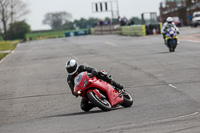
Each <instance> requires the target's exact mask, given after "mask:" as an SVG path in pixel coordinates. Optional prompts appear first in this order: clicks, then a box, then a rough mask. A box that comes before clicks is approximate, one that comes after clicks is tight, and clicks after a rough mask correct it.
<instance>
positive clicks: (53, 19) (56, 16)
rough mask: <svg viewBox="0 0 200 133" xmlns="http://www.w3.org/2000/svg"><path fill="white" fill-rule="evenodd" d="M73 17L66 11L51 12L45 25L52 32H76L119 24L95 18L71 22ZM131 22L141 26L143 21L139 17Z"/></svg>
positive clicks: (45, 19) (115, 21)
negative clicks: (97, 26) (101, 24)
mask: <svg viewBox="0 0 200 133" xmlns="http://www.w3.org/2000/svg"><path fill="white" fill-rule="evenodd" d="M71 19H72V15H71V14H70V13H67V12H65V11H63V12H50V13H47V14H46V15H45V16H44V20H43V24H45V25H49V26H50V27H51V29H52V30H74V29H77V28H78V29H83V28H92V27H94V26H95V25H97V24H98V22H100V23H104V22H106V24H110V23H111V22H112V24H117V23H118V20H117V19H110V18H109V17H106V18H105V19H103V20H102V19H99V18H93V17H90V18H89V19H85V18H81V19H75V20H74V21H71ZM129 21H134V23H135V24H141V19H139V18H138V17H132V18H131V19H130V20H129Z"/></svg>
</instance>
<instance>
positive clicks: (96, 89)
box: [74, 71, 133, 111]
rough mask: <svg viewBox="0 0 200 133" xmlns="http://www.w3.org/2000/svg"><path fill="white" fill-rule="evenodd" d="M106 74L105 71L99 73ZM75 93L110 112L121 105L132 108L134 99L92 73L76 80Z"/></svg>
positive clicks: (78, 76) (83, 73)
mask: <svg viewBox="0 0 200 133" xmlns="http://www.w3.org/2000/svg"><path fill="white" fill-rule="evenodd" d="M99 73H100V74H102V75H103V74H106V72H105V71H101V72H99ZM74 81H75V87H74V93H75V94H77V95H79V96H81V97H83V98H84V99H86V100H88V101H89V102H91V103H93V104H94V105H95V106H96V107H99V108H100V109H102V110H103V111H109V110H111V109H113V108H115V107H118V106H119V105H121V106H123V107H130V106H132V104H133V98H132V97H131V95H130V94H129V93H127V92H126V91H125V90H118V91H117V90H116V89H114V88H113V86H111V85H110V84H109V83H107V82H105V81H103V80H101V79H98V78H97V77H95V76H93V75H92V74H90V73H87V72H82V73H80V74H79V75H77V76H76V78H75V79H74Z"/></svg>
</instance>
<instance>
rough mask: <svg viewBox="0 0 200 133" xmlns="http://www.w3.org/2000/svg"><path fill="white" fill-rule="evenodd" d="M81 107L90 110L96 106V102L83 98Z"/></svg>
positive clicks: (86, 110)
mask: <svg viewBox="0 0 200 133" xmlns="http://www.w3.org/2000/svg"><path fill="white" fill-rule="evenodd" d="M80 107H81V109H82V110H83V111H85V112H88V111H90V110H91V109H92V108H94V107H96V106H95V105H94V104H92V103H89V102H88V101H87V100H85V99H83V98H82V100H81V104H80Z"/></svg>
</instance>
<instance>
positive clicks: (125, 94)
mask: <svg viewBox="0 0 200 133" xmlns="http://www.w3.org/2000/svg"><path fill="white" fill-rule="evenodd" d="M123 97H124V102H123V103H122V104H121V105H122V106H123V107H130V106H132V105H133V98H132V97H131V95H130V94H129V93H128V92H123Z"/></svg>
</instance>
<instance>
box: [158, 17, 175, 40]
mask: <svg viewBox="0 0 200 133" xmlns="http://www.w3.org/2000/svg"><path fill="white" fill-rule="evenodd" d="M171 27H173V28H175V30H176V31H177V33H178V34H179V29H178V28H177V27H176V25H175V23H174V22H173V18H172V17H168V18H167V19H166V22H165V23H164V24H163V26H162V30H161V32H162V34H163V39H164V43H165V35H166V30H167V29H169V28H171Z"/></svg>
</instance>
